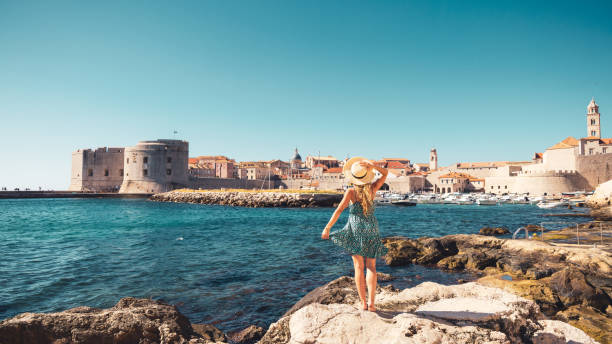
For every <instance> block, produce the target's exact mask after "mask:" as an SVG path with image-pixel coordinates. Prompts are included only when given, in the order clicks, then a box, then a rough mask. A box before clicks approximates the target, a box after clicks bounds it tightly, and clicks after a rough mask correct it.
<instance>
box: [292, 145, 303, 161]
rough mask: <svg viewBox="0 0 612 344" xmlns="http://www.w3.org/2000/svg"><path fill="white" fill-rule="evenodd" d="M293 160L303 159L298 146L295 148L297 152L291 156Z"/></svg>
mask: <svg viewBox="0 0 612 344" xmlns="http://www.w3.org/2000/svg"><path fill="white" fill-rule="evenodd" d="M291 160H293V161H302V157H301V156H300V153H298V150H297V148H296V149H295V154H293V158H291Z"/></svg>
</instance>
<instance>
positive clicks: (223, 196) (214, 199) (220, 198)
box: [149, 190, 342, 208]
mask: <svg viewBox="0 0 612 344" xmlns="http://www.w3.org/2000/svg"><path fill="white" fill-rule="evenodd" d="M149 199H150V200H151V201H157V202H173V203H197V204H217V205H229V206H239V207H249V208H265V207H288V208H313V207H334V206H336V205H338V203H340V201H341V200H342V194H340V193H320V192H316V193H304V192H282V191H278V192H275V191H263V192H258V191H213V190H175V191H169V192H164V193H159V194H155V195H153V196H151V197H150V198H149Z"/></svg>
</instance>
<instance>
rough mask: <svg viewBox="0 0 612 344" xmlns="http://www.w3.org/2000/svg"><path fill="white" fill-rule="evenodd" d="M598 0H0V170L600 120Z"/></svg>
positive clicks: (385, 148)
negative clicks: (178, 144) (128, 152)
mask: <svg viewBox="0 0 612 344" xmlns="http://www.w3.org/2000/svg"><path fill="white" fill-rule="evenodd" d="M610 4H611V3H610V2H609V1H608V2H606V1H601V2H589V1H572V2H563V1H524V2H520V1H481V2H469V4H468V2H467V1H418V2H417V1H327V0H325V1H284V0H282V1H281V0H279V1H193V2H190V1H163V2H161V1H116V2H115V1H90V2H87V3H85V2H82V1H40V2H37V1H6V0H0V120H1V122H0V128H1V135H2V145H1V148H0V153H1V156H2V159H1V161H2V164H1V168H0V186H8V187H26V186H30V187H38V186H39V185H40V186H43V187H45V188H57V189H65V188H67V186H68V184H69V178H70V159H71V152H72V151H74V150H76V149H78V148H93V147H98V146H119V147H120V146H129V145H134V144H135V143H136V142H137V141H139V140H148V139H157V138H172V137H173V134H172V132H173V130H175V129H176V130H177V131H178V135H177V138H181V139H185V140H188V141H189V143H190V155H192V156H195V155H208V154H225V155H228V156H230V157H232V158H235V159H237V160H264V159H276V158H280V159H285V160H286V159H288V158H289V157H290V156H291V154H292V151H293V149H294V147H295V146H297V147H298V148H299V150H300V153H301V154H302V156H303V157H305V156H306V155H308V154H318V152H319V151H320V152H321V155H328V154H331V155H334V156H336V157H338V158H343V157H345V156H346V155H347V154H350V155H352V156H355V155H363V156H366V157H370V158H374V159H377V158H381V157H406V158H409V159H411V160H412V161H413V162H425V161H426V160H427V158H428V153H429V150H430V148H432V147H436V148H437V149H438V154H439V157H440V162H441V164H443V165H446V164H450V163H453V162H457V161H487V160H526V159H529V158H530V157H531V155H532V153H533V152H535V151H542V150H543V149H545V148H546V147H548V146H550V145H552V144H554V143H556V142H558V141H560V140H561V139H563V138H565V137H566V136H569V135H572V136H575V137H583V136H586V135H585V134H586V119H585V113H586V106H587V104H588V102H589V101H590V99H591V97H592V96H595V98H596V100H597V102H598V103H599V105H600V110H601V113H602V122H603V125H602V132H603V135H604V136H606V137H610V136H612V20H610V16H611V15H612V5H610Z"/></svg>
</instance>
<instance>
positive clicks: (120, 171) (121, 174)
mask: <svg viewBox="0 0 612 344" xmlns="http://www.w3.org/2000/svg"><path fill="white" fill-rule="evenodd" d="M119 175H120V176H122V177H123V169H120V170H119Z"/></svg>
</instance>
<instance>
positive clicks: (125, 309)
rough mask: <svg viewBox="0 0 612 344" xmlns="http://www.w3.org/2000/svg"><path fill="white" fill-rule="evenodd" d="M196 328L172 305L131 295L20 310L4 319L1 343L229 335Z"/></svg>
mask: <svg viewBox="0 0 612 344" xmlns="http://www.w3.org/2000/svg"><path fill="white" fill-rule="evenodd" d="M203 326H204V325H203ZM198 330H199V331H195V330H194V328H193V327H192V325H191V324H190V323H189V320H188V319H187V318H186V317H185V316H184V315H182V314H181V313H180V312H179V311H178V310H177V309H176V308H175V307H174V306H171V305H168V304H165V303H163V302H161V301H155V300H149V299H136V298H131V297H127V298H123V299H121V300H119V302H117V304H116V305H115V306H114V307H111V308H108V309H98V308H91V307H76V308H72V309H69V310H66V311H63V312H59V313H23V314H19V315H17V316H15V317H13V318H10V319H6V320H3V321H2V322H0V342H1V343H2V344H12V343H15V344H17V343H19V344H21V343H117V344H122V343H125V344H133V343H139V344H149V343H151V344H153V343H189V344H204V343H222V342H224V341H225V335H223V333H221V331H219V330H218V329H216V328H214V327H213V326H212V325H205V326H204V327H202V328H199V329H198ZM198 332H200V333H203V334H204V336H203V335H201V334H199V333H198Z"/></svg>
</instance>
